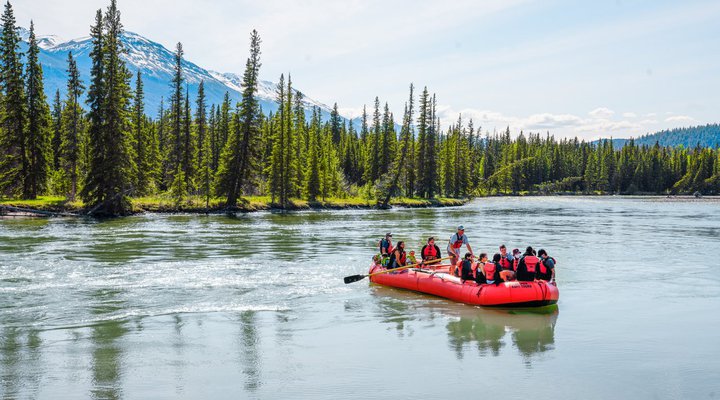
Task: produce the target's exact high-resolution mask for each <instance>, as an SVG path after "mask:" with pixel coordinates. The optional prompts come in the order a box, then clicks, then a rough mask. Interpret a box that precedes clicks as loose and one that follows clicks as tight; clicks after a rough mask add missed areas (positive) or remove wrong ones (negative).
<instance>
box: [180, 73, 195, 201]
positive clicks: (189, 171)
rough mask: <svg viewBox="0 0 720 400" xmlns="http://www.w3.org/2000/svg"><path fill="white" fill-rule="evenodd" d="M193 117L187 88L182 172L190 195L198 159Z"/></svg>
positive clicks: (192, 189) (192, 190)
mask: <svg viewBox="0 0 720 400" xmlns="http://www.w3.org/2000/svg"><path fill="white" fill-rule="evenodd" d="M191 126H192V116H191V114H190V90H189V89H188V87H187V86H186V87H185V111H184V117H183V141H182V170H183V175H184V176H185V188H186V189H185V190H186V191H187V192H188V193H193V192H194V191H195V183H194V182H193V177H194V176H195V159H196V157H197V147H196V146H195V145H196V141H195V138H194V137H193V131H192V129H191Z"/></svg>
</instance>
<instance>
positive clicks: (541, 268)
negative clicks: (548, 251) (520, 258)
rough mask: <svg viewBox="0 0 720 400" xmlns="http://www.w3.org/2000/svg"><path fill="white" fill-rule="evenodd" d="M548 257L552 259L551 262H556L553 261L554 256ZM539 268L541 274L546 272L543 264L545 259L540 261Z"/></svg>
mask: <svg viewBox="0 0 720 400" xmlns="http://www.w3.org/2000/svg"><path fill="white" fill-rule="evenodd" d="M548 258H549V259H551V260H553V264H557V262H555V258H553V257H548ZM539 270H540V273H541V274H543V275H545V274H547V267H546V266H545V260H541V261H540V269H539Z"/></svg>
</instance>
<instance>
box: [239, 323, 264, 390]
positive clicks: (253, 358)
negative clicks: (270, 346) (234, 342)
mask: <svg viewBox="0 0 720 400" xmlns="http://www.w3.org/2000/svg"><path fill="white" fill-rule="evenodd" d="M256 314H257V313H256V312H255V311H244V312H242V313H240V346H239V348H240V349H241V352H240V367H241V369H242V373H243V375H245V389H246V390H249V391H255V390H257V389H258V387H259V386H260V384H261V380H260V361H261V360H260V353H259V347H260V336H259V335H258V332H257V326H256V324H257V321H256V319H257V315H256Z"/></svg>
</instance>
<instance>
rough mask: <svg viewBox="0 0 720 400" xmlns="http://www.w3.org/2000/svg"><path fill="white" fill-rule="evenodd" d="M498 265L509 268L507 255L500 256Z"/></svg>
mask: <svg viewBox="0 0 720 400" xmlns="http://www.w3.org/2000/svg"><path fill="white" fill-rule="evenodd" d="M500 266H501V267H502V269H510V261H508V259H507V257H500Z"/></svg>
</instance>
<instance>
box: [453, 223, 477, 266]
mask: <svg viewBox="0 0 720 400" xmlns="http://www.w3.org/2000/svg"><path fill="white" fill-rule="evenodd" d="M463 245H465V246H467V249H468V251H469V252H470V255H471V256H472V255H474V254H473V250H472V247H470V242H469V241H468V238H467V236H465V227H464V226H462V225H460V226H458V228H457V233H455V234H453V235H452V236H451V237H450V241H449V242H448V248H447V251H448V255H449V256H450V265H452V266H453V267H454V266H455V265H457V262H458V259H460V248H461V247H462V246H463ZM455 275H456V276H460V274H459V273H458V271H457V270H456V271H455Z"/></svg>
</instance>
